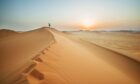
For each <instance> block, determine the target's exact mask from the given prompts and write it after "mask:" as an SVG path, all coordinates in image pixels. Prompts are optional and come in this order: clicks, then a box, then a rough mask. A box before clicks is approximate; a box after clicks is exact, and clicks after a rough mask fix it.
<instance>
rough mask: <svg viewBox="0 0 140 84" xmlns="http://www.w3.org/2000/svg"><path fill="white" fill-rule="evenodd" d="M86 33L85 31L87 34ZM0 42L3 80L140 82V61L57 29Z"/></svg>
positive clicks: (15, 83) (13, 83)
mask: <svg viewBox="0 0 140 84" xmlns="http://www.w3.org/2000/svg"><path fill="white" fill-rule="evenodd" d="M83 36H84V35H83ZM7 38H8V39H4V40H2V41H1V42H0V54H1V55H0V64H1V65H0V67H2V68H1V70H0V83H1V84H139V83H140V75H139V71H140V63H139V62H137V61H135V60H133V59H130V58H128V57H126V56H124V55H121V54H119V53H116V52H113V51H111V50H108V49H105V48H103V47H99V46H97V45H95V44H93V43H90V42H87V41H83V40H81V39H79V38H77V37H76V36H71V35H69V34H66V33H62V32H60V31H57V30H55V29H48V28H41V29H37V30H33V31H29V32H24V33H21V34H18V35H15V36H13V37H7Z"/></svg>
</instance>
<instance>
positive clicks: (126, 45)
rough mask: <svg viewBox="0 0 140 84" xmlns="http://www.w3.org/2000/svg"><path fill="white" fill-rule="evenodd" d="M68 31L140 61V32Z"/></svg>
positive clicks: (82, 38)
mask: <svg viewBox="0 0 140 84" xmlns="http://www.w3.org/2000/svg"><path fill="white" fill-rule="evenodd" d="M68 33H69V34H70V36H73V37H78V38H80V39H81V40H85V41H88V42H91V43H93V44H96V45H99V46H101V47H105V48H107V49H110V50H113V51H115V52H118V53H121V54H123V55H125V56H128V57H129V58H132V59H134V60H136V61H138V62H140V44H139V43H140V32H133V31H127V32H126V31H125V32H123V31H116V32H115V31H114V32H111V31H110V32H109V31H108V32H106V31H91V32H90V31H83V32H68Z"/></svg>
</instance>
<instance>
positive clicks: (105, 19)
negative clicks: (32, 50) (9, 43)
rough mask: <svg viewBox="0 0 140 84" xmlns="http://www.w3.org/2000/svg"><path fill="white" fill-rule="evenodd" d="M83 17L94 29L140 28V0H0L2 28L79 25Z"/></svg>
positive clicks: (0, 24) (20, 28)
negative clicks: (90, 21) (91, 23)
mask: <svg viewBox="0 0 140 84" xmlns="http://www.w3.org/2000/svg"><path fill="white" fill-rule="evenodd" d="M86 19H90V20H92V22H93V24H95V25H94V27H95V28H100V27H127V26H131V27H133V26H136V27H138V28H140V0H0V27H1V28H11V29H15V30H30V29H33V28H38V27H41V26H47V25H48V22H50V23H51V24H52V26H53V27H55V28H59V29H65V28H79V27H81V24H82V21H84V20H86Z"/></svg>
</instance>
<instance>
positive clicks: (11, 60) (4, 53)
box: [0, 28, 54, 84]
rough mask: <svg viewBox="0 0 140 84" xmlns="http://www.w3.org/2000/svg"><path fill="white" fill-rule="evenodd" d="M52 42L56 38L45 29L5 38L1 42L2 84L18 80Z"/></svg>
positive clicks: (0, 81) (0, 71)
mask: <svg viewBox="0 0 140 84" xmlns="http://www.w3.org/2000/svg"><path fill="white" fill-rule="evenodd" d="M10 33H11V32H10ZM8 34H9V33H7V35H8ZM52 42H54V37H53V35H52V34H51V33H50V32H49V31H47V30H46V29H45V28H42V29H37V30H33V31H29V32H24V33H20V34H17V35H14V36H11V37H7V38H3V39H2V40H1V41H0V67H1V69H0V84H12V82H13V81H15V80H18V78H19V77H20V75H21V73H22V72H23V71H24V70H25V69H26V68H27V67H28V66H30V65H32V64H34V63H33V61H32V58H34V57H35V56H36V55H37V54H38V53H39V52H40V51H42V50H43V49H44V48H46V47H48V46H49V45H50V44H51V43H52ZM14 84H15V83H14Z"/></svg>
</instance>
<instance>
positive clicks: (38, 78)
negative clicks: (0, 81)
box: [14, 41, 55, 84]
mask: <svg viewBox="0 0 140 84" xmlns="http://www.w3.org/2000/svg"><path fill="white" fill-rule="evenodd" d="M53 44H55V41H52V42H51V43H50V44H49V46H48V47H47V48H45V49H44V50H42V51H41V52H40V53H39V54H37V55H36V56H34V58H32V63H31V64H30V65H29V66H28V67H27V68H26V69H25V70H24V71H23V73H22V74H21V76H20V77H19V78H18V80H17V81H16V82H15V83H14V84H41V82H42V81H43V80H44V79H45V75H44V73H42V71H39V70H38V69H36V66H37V65H38V64H39V63H42V62H44V60H43V59H42V58H41V55H45V54H46V52H47V51H48V50H49V48H50V47H51V46H52V45H53Z"/></svg>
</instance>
